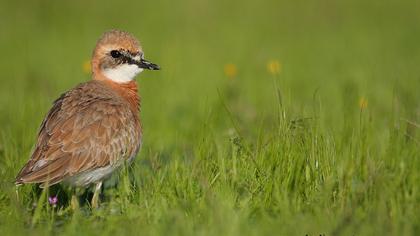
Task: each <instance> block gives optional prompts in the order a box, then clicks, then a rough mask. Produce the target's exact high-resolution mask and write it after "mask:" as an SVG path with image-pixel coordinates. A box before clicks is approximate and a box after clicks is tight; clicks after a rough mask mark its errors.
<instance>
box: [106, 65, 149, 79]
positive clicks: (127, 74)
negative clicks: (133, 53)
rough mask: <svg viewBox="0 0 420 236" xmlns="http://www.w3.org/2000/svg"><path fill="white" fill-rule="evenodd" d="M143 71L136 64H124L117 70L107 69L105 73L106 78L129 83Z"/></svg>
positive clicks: (116, 68)
mask: <svg viewBox="0 0 420 236" xmlns="http://www.w3.org/2000/svg"><path fill="white" fill-rule="evenodd" d="M142 71H143V69H142V68H139V67H138V66H137V65H134V64H131V65H130V64H122V65H119V66H117V67H115V68H107V69H105V70H104V71H103V73H104V75H105V77H107V78H108V79H110V80H112V81H114V82H117V83H127V82H130V81H131V80H133V79H134V77H136V75H138V74H139V73H140V72H142Z"/></svg>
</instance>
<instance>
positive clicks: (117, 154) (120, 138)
mask: <svg viewBox="0 0 420 236" xmlns="http://www.w3.org/2000/svg"><path fill="white" fill-rule="evenodd" d="M143 69H152V70H157V69H159V67H158V66H157V65H155V64H153V63H150V62H148V61H146V60H144V59H143V52H142V49H141V47H140V44H139V43H138V41H137V40H136V39H135V38H134V37H133V36H131V35H130V34H128V33H126V32H122V31H117V30H114V31H110V32H107V33H105V34H104V35H103V36H102V38H101V39H100V40H99V41H98V43H97V46H96V48H95V50H94V53H93V57H92V77H93V80H91V81H89V82H85V83H82V84H79V85H78V86H76V87H75V88H73V89H71V90H70V91H68V92H65V93H64V94H62V95H61V96H60V98H58V99H57V100H56V101H55V102H54V104H53V107H52V108H51V109H50V111H49V112H48V114H47V115H46V117H45V119H44V120H43V122H42V124H41V127H40V130H39V133H38V138H37V142H36V145H35V149H34V151H33V153H32V155H31V158H30V160H29V161H28V162H27V163H26V165H25V166H24V167H23V168H22V170H21V171H20V172H19V174H18V175H17V177H16V184H23V183H40V184H41V186H50V185H53V184H56V183H60V182H66V183H68V184H70V185H73V186H89V185H90V184H93V183H94V184H97V186H99V189H100V186H101V184H102V181H103V180H104V179H106V178H107V177H109V176H110V175H111V174H112V172H113V171H114V170H115V169H117V168H118V167H120V166H121V165H122V164H123V163H124V162H125V161H131V160H132V159H133V158H134V157H135V156H136V154H137V152H138V151H139V149H140V146H141V137H142V130H141V124H140V119H139V109H140V98H139V96H138V94H137V83H136V82H135V81H134V80H132V79H133V78H134V77H135V76H136V75H137V74H138V73H139V72H141V71H142V70H143ZM97 188H98V187H97Z"/></svg>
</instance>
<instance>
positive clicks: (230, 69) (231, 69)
mask: <svg viewBox="0 0 420 236" xmlns="http://www.w3.org/2000/svg"><path fill="white" fill-rule="evenodd" d="M224 71H225V75H226V76H227V77H229V78H231V79H233V78H234V77H236V75H237V74H238V69H237V68H236V66H235V64H232V63H229V64H226V65H225V68H224Z"/></svg>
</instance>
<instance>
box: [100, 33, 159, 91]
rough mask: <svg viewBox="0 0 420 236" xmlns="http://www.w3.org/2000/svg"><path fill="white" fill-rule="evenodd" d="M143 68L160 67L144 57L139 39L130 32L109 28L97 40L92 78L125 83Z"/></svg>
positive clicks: (156, 68) (157, 68)
mask: <svg viewBox="0 0 420 236" xmlns="http://www.w3.org/2000/svg"><path fill="white" fill-rule="evenodd" d="M144 69H147V70H159V69H160V67H159V66H158V65H156V64H153V63H151V62H149V61H147V60H145V59H144V53H143V50H142V48H141V45H140V43H139V41H138V40H137V39H136V38H134V37H133V36H132V35H131V34H129V33H127V32H124V31H120V30H111V31H108V32H106V33H104V34H103V36H102V37H101V38H100V39H99V40H98V42H97V44H96V47H95V50H94V51H93V56H92V73H93V78H94V79H109V80H112V81H114V82H116V83H127V82H130V81H131V80H133V79H134V77H136V75H138V74H139V73H140V72H142V71H143V70H144Z"/></svg>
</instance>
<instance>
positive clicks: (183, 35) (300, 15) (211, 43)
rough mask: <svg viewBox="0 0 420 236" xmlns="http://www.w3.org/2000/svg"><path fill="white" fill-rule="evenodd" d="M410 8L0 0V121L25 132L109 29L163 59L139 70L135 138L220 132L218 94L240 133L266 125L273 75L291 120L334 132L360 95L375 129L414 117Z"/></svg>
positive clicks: (414, 28) (415, 66)
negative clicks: (139, 122)
mask: <svg viewBox="0 0 420 236" xmlns="http://www.w3.org/2000/svg"><path fill="white" fill-rule="evenodd" d="M419 12H420V2H419V1H410V0H404V1H399V0H394V1H392V0H390V1H354V0H352V1H332V0H321V1H300V0H298V1H279V0H276V1H204V0H198V1H197V0H191V1H188V0H187V1H177V2H176V3H175V2H173V1H77V0H76V1H2V3H1V7H0V16H1V20H0V28H1V33H0V47H1V52H2V58H1V59H0V61H1V63H0V83H1V87H0V109H1V110H0V114H1V115H0V122H1V124H2V127H1V129H2V130H3V131H4V132H6V134H7V132H16V129H18V130H20V131H19V135H18V136H14V138H16V140H15V141H16V142H21V140H20V139H19V137H21V136H27V135H30V136H33V134H34V132H35V130H36V129H37V128H38V125H39V123H40V121H41V119H42V118H43V115H44V114H45V113H46V112H47V110H48V109H49V107H50V104H51V103H52V101H53V100H54V99H55V98H57V97H58V96H59V95H60V94H61V93H62V92H64V91H66V90H68V89H70V88H71V87H73V86H75V85H76V84H78V83H80V82H83V81H86V80H89V79H90V71H89V70H90V66H89V60H90V56H91V52H92V50H93V47H94V46H95V43H96V40H97V39H98V38H99V37H100V35H101V34H102V33H103V32H104V31H106V30H109V29H114V28H116V29H122V30H126V31H128V32H131V33H132V34H134V35H135V36H136V37H138V38H139V39H140V41H141V42H142V44H143V47H144V50H145V55H146V57H147V58H148V59H149V60H151V61H153V62H156V63H157V64H159V65H160V66H161V67H162V68H163V70H162V71H159V72H149V71H147V72H145V73H142V74H141V75H140V76H139V77H138V81H139V84H140V92H141V96H142V98H143V103H142V104H143V106H142V116H143V120H144V127H145V132H146V138H147V140H150V141H149V142H145V144H146V145H148V144H153V145H158V146H163V145H164V144H165V142H167V141H168V142H172V141H173V140H174V138H175V137H177V139H179V140H180V141H183V142H184V141H185V142H189V141H188V138H189V137H191V135H194V133H196V129H197V127H199V126H201V125H203V124H205V123H206V122H207V121H208V119H211V123H212V124H214V125H215V129H216V131H223V130H225V129H227V128H228V126H230V125H231V124H230V121H228V120H227V119H226V118H227V117H226V112H224V109H223V108H221V107H222V106H221V105H220V104H221V101H222V102H223V101H224V102H225V103H226V105H227V106H228V107H229V109H231V112H232V114H233V116H234V117H235V119H237V120H238V122H240V124H241V127H243V129H244V132H250V133H252V132H253V131H252V130H253V129H247V128H246V127H249V126H254V125H257V124H258V126H259V125H263V126H264V124H267V127H270V125H272V124H270V121H272V120H273V119H275V118H274V117H275V116H276V114H277V109H278V106H277V101H278V99H277V95H276V89H275V88H274V87H275V86H274V84H275V83H277V87H278V89H279V91H280V93H281V99H282V103H283V106H284V107H286V109H287V114H288V115H290V116H291V117H293V116H295V117H315V116H316V117H318V118H319V119H320V121H321V123H322V124H324V125H327V126H331V128H332V129H338V130H340V129H343V128H344V129H345V126H346V122H347V123H351V122H352V120H353V119H358V114H359V111H360V104H361V103H363V104H364V103H365V105H366V106H368V108H369V112H370V113H371V114H372V119H374V123H375V127H376V128H377V129H379V130H382V131H383V132H386V129H384V128H386V127H388V126H390V125H394V124H393V122H395V120H394V119H395V117H394V116H395V115H397V116H398V119H399V118H401V117H403V118H406V119H412V120H417V121H418V120H419V109H420V108H419V106H420V105H419V104H420V93H419V88H420V66H419V63H420V46H419V43H418V42H420V14H419ZM273 77H274V79H275V80H273ZM319 109H321V112H320V111H319ZM314 112H315V113H316V114H315V113H314ZM214 116H216V118H215V117H214ZM219 116H222V118H217V117H219ZM223 116H225V117H224V118H223ZM209 117H212V118H209ZM28 118H29V119H28ZM226 120H227V121H226ZM11 127H13V131H12V130H9V131H7V130H8V129H11ZM254 130H256V129H254ZM382 131H378V132H382ZM28 141H30V143H32V142H33V141H32V140H28ZM30 143H28V144H27V145H31V144H30Z"/></svg>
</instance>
